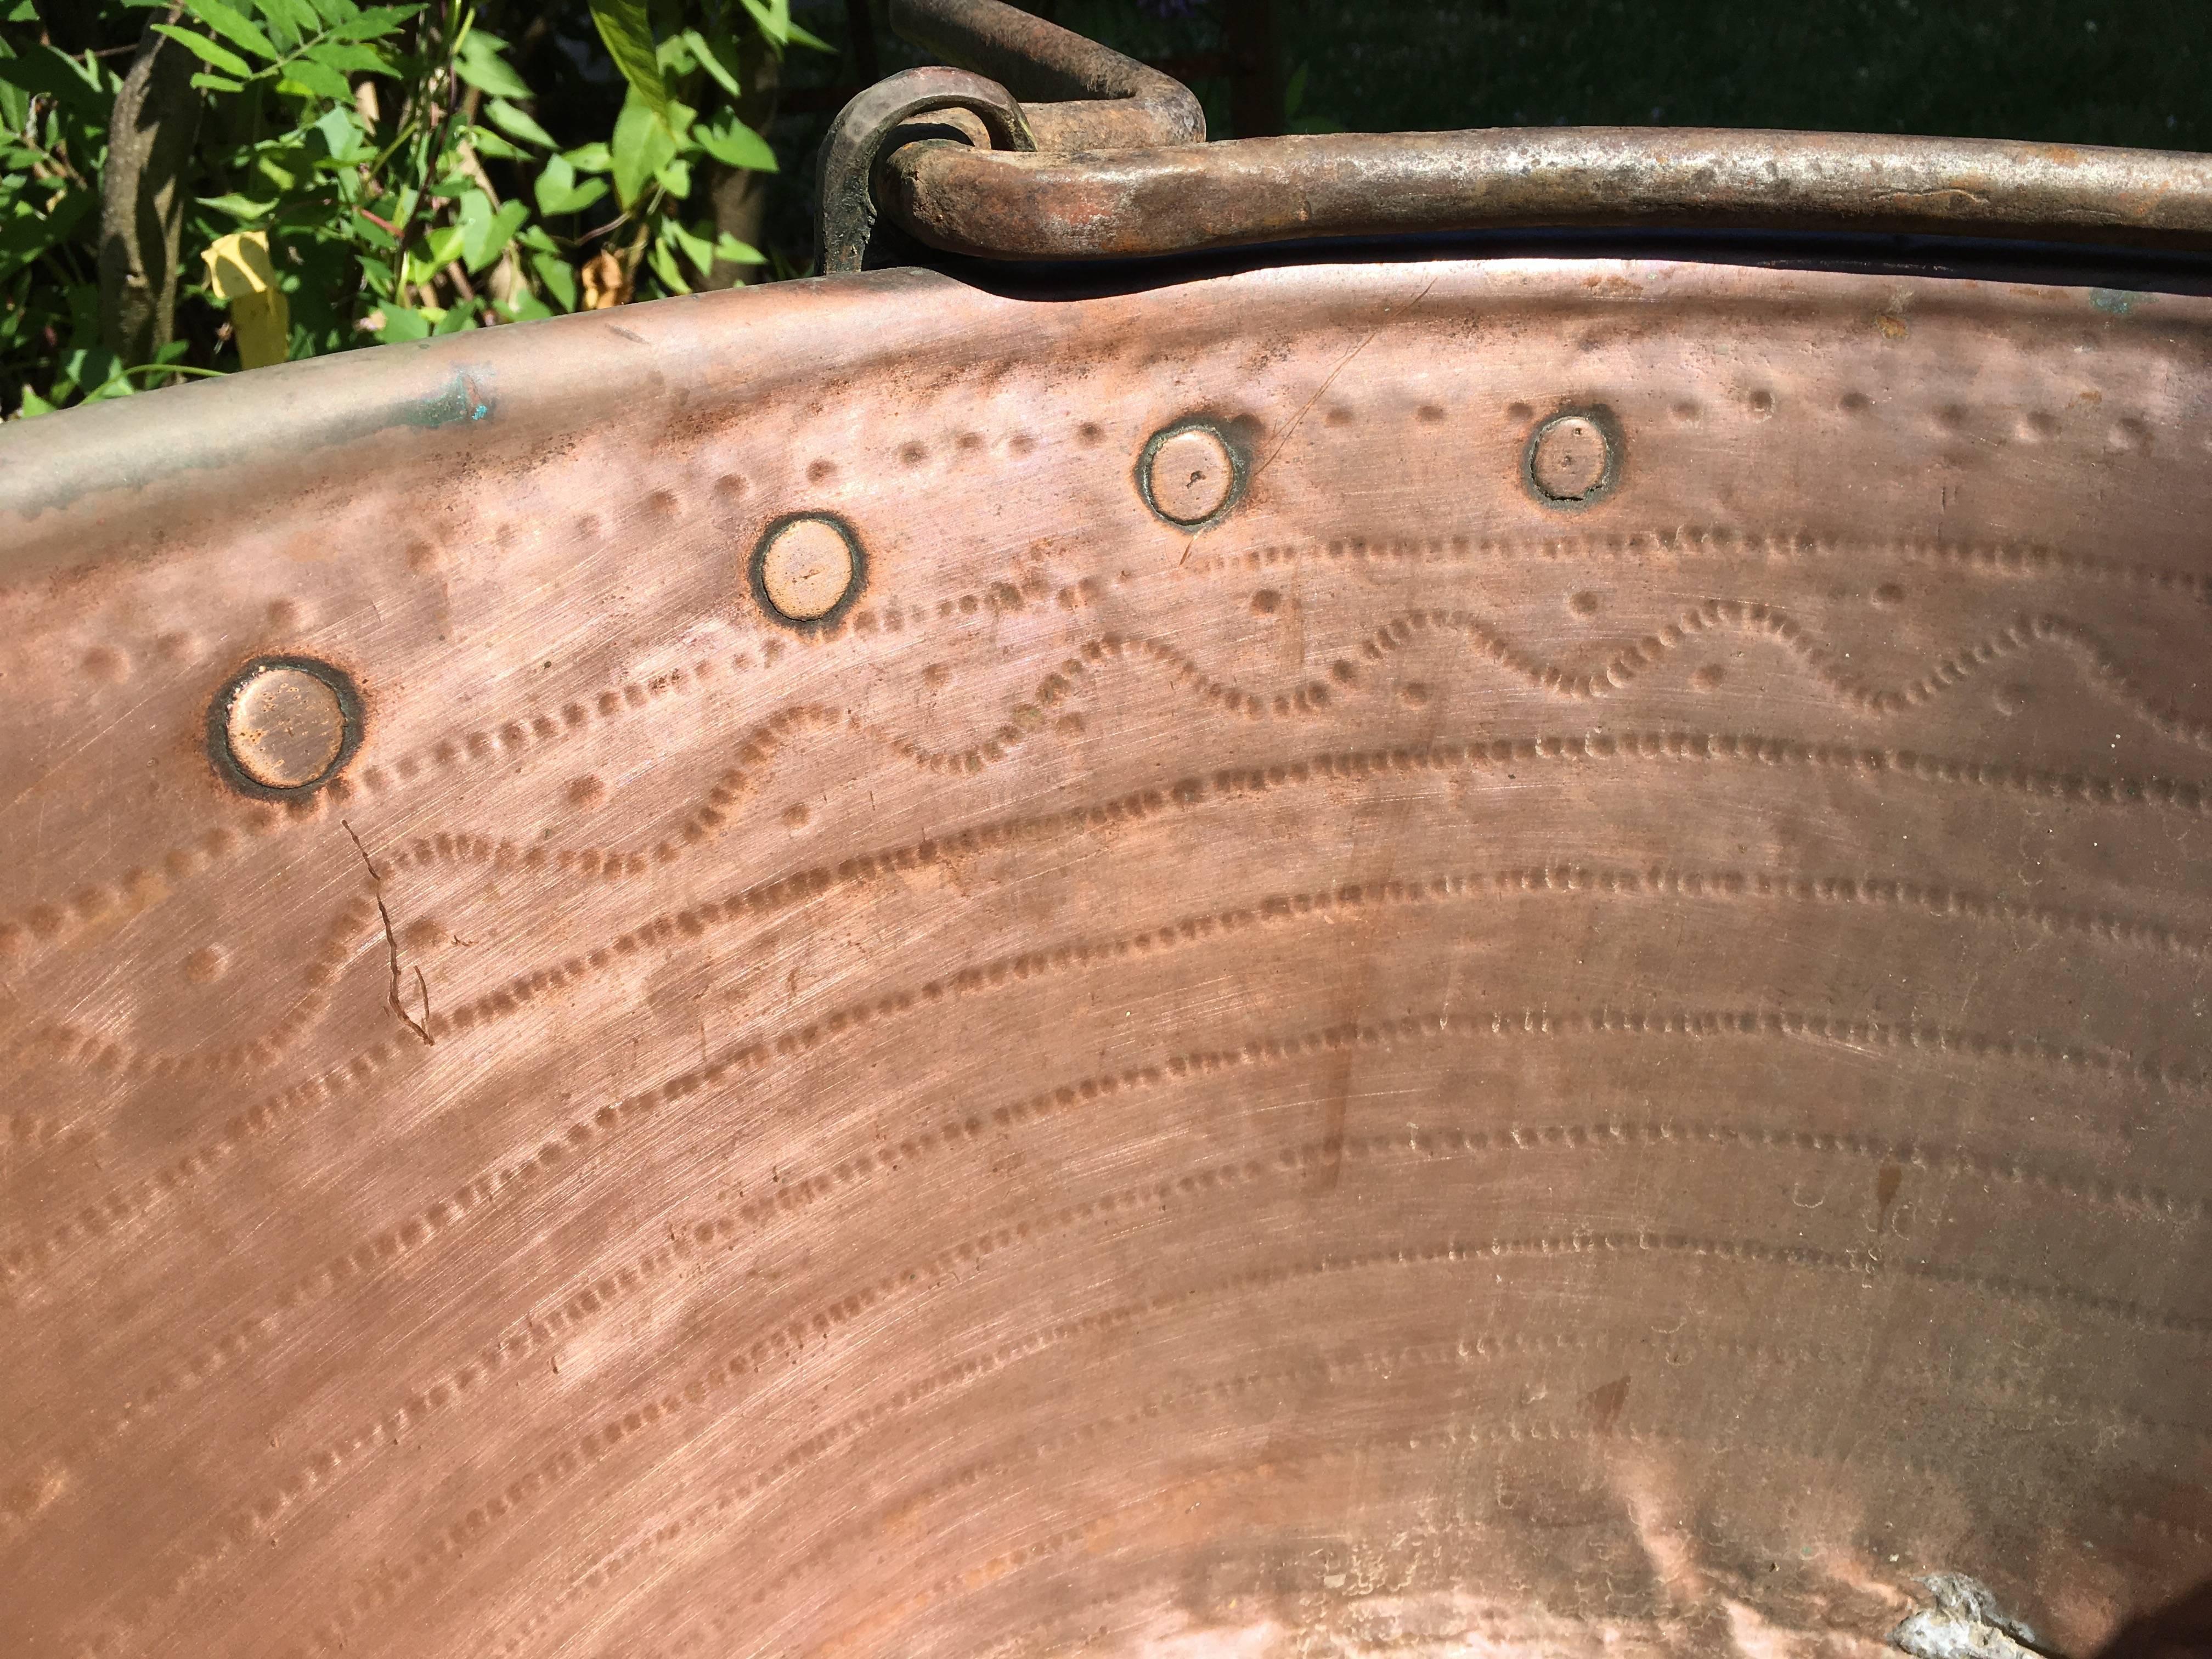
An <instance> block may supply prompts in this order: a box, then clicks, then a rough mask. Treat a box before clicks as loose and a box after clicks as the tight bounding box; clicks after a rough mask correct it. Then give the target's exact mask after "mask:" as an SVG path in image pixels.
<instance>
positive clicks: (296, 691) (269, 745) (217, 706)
mask: <svg viewBox="0 0 2212 1659" xmlns="http://www.w3.org/2000/svg"><path fill="white" fill-rule="evenodd" d="M208 738H209V743H210V749H211V750H213V752H214V756H215V759H216V764H217V766H218V767H219V768H220V769H222V772H223V773H224V775H226V776H227V777H228V779H229V780H230V781H231V783H232V784H233V785H234V786H235V787H238V788H240V789H241V790H243V791H244V792H245V793H247V794H252V795H264V796H274V795H295V794H300V793H304V792H306V791H307V790H311V789H313V788H314V787H316V786H318V785H319V784H322V783H326V782H328V781H330V779H331V778H332V777H333V776H335V775H337V770H338V769H339V768H340V767H341V766H343V764H344V763H346V761H347V760H348V759H349V757H351V756H352V754H353V751H354V750H355V749H356V747H357V746H358V745H359V744H360V742H361V698H360V695H359V694H358V693H357V692H356V690H354V685H353V682H352V681H351V680H350V679H349V678H347V677H346V675H345V674H344V672H343V671H341V670H339V669H337V668H333V667H332V666H331V665H330V664H328V663H326V662H319V661H317V660H316V659H313V658H312V657H264V658H263V659H260V660H259V661H258V662H253V663H249V664H247V665H246V667H245V668H244V669H242V670H240V671H239V672H238V673H237V674H236V675H234V677H233V678H231V680H230V683H229V684H227V685H225V686H224V687H223V688H222V690H221V691H219V692H217V693H216V699H215V702H214V703H213V704H212V705H211V706H210V708H209V709H208Z"/></svg>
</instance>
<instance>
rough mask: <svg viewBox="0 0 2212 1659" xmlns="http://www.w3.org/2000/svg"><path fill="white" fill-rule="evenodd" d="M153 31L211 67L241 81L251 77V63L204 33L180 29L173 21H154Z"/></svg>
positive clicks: (248, 79)
mask: <svg viewBox="0 0 2212 1659" xmlns="http://www.w3.org/2000/svg"><path fill="white" fill-rule="evenodd" d="M154 33H156V34H166V35H167V36H168V37H169V39H171V40H174V41H175V42H176V43H177V44H178V45H179V46H182V47H184V48H185V50H186V51H187V52H191V54H192V56H193V57H195V58H198V59H199V60H200V62H202V63H203V64H207V65H209V66H210V68H212V69H219V70H222V71H223V72H224V73H226V74H228V75H234V76H237V77H238V78H239V79H240V80H241V81H250V80H252V78H253V66H252V64H248V63H247V62H246V60H245V59H244V58H240V56H239V55H238V54H237V53H236V52H230V51H227V50H226V49H224V48H223V47H222V46H217V45H216V43H215V42H214V41H212V40H209V39H208V38H207V36H205V35H204V34H195V33H192V32H191V30H190V29H180V28H179V27H177V26H176V25H175V24H174V23H156V24H155V25H154Z"/></svg>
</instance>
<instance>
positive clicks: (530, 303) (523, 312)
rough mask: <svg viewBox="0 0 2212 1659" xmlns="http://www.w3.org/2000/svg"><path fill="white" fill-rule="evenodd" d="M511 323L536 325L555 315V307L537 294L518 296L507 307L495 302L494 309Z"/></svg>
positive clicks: (493, 302) (493, 303)
mask: <svg viewBox="0 0 2212 1659" xmlns="http://www.w3.org/2000/svg"><path fill="white" fill-rule="evenodd" d="M491 308H492V309H493V310H494V311H495V312H497V313H499V314H500V315H501V316H502V317H504V318H506V319H507V321H508V322H510V323H535V322H538V321H541V320H543V319H545V318H547V317H550V316H551V315H552V314H553V307H550V306H549V305H547V304H546V303H545V301H543V300H541V299H539V298H538V296H537V295H535V294H531V293H522V294H518V295H515V296H514V298H513V300H512V301H508V302H507V304H505V305H501V303H500V302H499V301H496V300H495V301H492V307H491Z"/></svg>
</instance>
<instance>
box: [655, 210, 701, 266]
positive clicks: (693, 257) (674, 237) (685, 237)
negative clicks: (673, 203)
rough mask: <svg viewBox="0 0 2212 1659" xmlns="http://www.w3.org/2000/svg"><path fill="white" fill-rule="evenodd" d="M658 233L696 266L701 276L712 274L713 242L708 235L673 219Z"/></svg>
mask: <svg viewBox="0 0 2212 1659" xmlns="http://www.w3.org/2000/svg"><path fill="white" fill-rule="evenodd" d="M660 234H662V236H664V237H665V238H666V239H667V240H668V241H670V242H671V243H672V244H673V245H674V246H675V247H676V248H677V250H678V252H681V253H682V254H683V255H684V258H687V259H689V260H690V262H691V263H692V264H694V265H696V266H697V267H698V270H699V274H700V275H701V276H710V275H712V274H713V271H714V242H713V240H711V238H710V237H709V236H708V235H707V234H702V232H700V231H696V230H693V229H692V228H690V227H689V226H688V225H680V224H678V223H677V222H676V221H674V220H673V219H671V220H670V221H669V222H667V223H666V224H665V225H664V226H662V227H661V232H660Z"/></svg>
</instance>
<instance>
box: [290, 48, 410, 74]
mask: <svg viewBox="0 0 2212 1659" xmlns="http://www.w3.org/2000/svg"><path fill="white" fill-rule="evenodd" d="M307 56H308V57H309V58H312V59H313V61H315V62H316V63H318V64H323V65H324V66H325V67H326V68H329V69H334V70H337V71H338V73H339V74H341V75H390V74H392V59H391V58H388V57H386V55H385V54H384V53H383V52H379V51H378V50H377V49H376V48H375V47H374V46H345V45H343V44H340V43H336V42H329V41H326V42H325V43H324V44H323V45H321V46H316V47H314V48H313V50H312V51H310V52H308V53H307Z"/></svg>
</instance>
